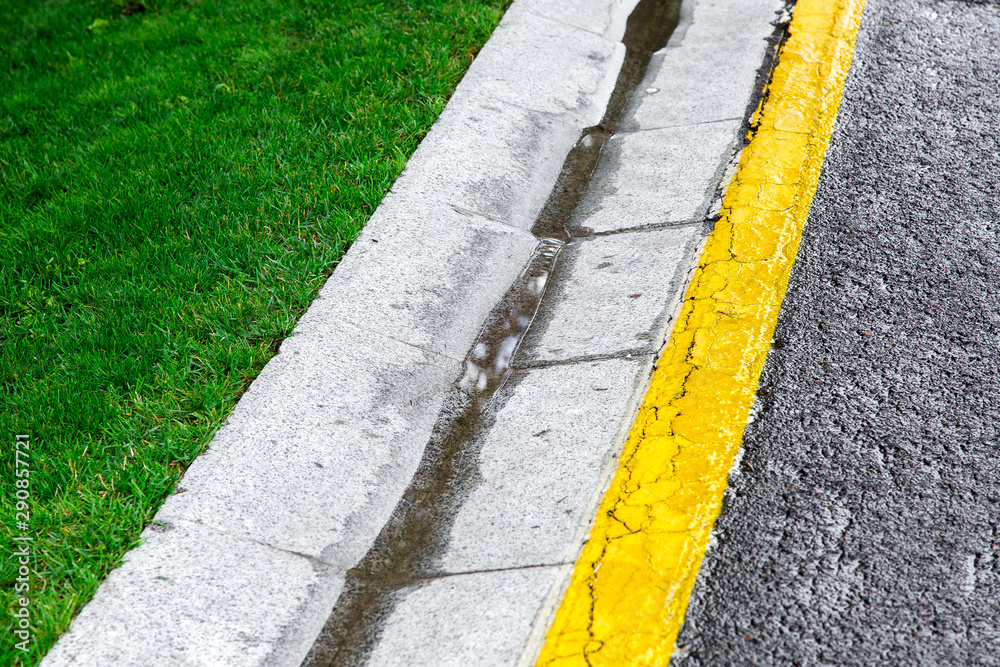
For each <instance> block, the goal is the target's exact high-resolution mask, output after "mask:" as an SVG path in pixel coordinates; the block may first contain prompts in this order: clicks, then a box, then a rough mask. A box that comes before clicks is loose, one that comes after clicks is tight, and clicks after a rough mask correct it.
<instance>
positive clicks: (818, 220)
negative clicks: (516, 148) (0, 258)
mask: <svg viewBox="0 0 1000 667" xmlns="http://www.w3.org/2000/svg"><path fill="white" fill-rule="evenodd" d="M998 183H1000V2H997V1H996V0H993V1H988V2H982V1H980V2H974V1H972V0H969V1H966V2H963V1H960V0H936V1H935V0H868V2H867V7H866V10H865V14H864V18H863V22H862V30H861V34H860V36H859V39H858V43H857V46H856V50H855V57H854V63H853V66H852V70H851V73H850V75H849V76H848V81H847V87H846V90H845V95H844V100H843V103H842V105H841V109H840V116H839V119H838V124H837V128H836V130H835V132H834V139H833V143H832V144H831V146H830V149H829V151H828V153H827V161H826V165H825V167H824V173H823V176H822V178H821V182H820V188H819V192H818V193H817V196H816V198H815V200H814V202H813V205H812V211H811V214H810V220H809V224H808V226H807V228H806V232H805V236H804V239H803V244H802V247H801V249H800V251H799V257H798V260H797V263H796V266H795V268H794V270H793V274H792V281H791V285H790V287H789V290H788V294H787V296H786V299H785V303H784V306H783V308H782V312H781V316H780V318H779V323H778V330H777V333H776V337H775V345H774V348H773V349H772V351H771V353H770V356H769V358H768V361H767V364H766V366H765V370H764V376H763V378H762V380H761V386H760V390H759V391H760V393H759V399H758V407H759V413H758V414H757V418H756V421H754V422H753V423H752V424H751V425H750V426H749V427H748V428H747V431H746V436H745V443H744V444H745V451H744V456H743V459H742V463H741V465H740V468H739V472H738V473H737V474H735V475H734V476H733V477H732V478H731V480H730V487H729V490H728V491H727V495H726V506H725V509H724V511H723V513H722V516H721V517H720V518H719V521H718V523H717V538H718V543H717V546H716V547H715V548H714V549H713V550H711V551H709V553H708V554H707V556H706V558H705V561H704V563H703V565H702V570H701V573H700V576H699V580H698V583H697V584H696V586H695V592H694V595H693V597H692V601H691V605H690V607H689V609H688V613H687V619H686V621H685V625H684V627H683V629H682V631H681V636H680V638H679V639H678V651H677V652H676V653H675V657H674V664H675V665H684V666H689V665H691V666H693V665H752V664H755V665H1000V550H998V547H1000V531H998V520H1000V440H998V426H1000V379H998V375H997V369H998V368H1000V240H998V234H1000V185H998Z"/></svg>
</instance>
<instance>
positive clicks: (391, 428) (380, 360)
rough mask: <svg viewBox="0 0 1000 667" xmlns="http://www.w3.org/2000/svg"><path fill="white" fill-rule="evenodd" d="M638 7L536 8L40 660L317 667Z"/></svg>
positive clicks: (457, 99) (509, 27)
mask: <svg viewBox="0 0 1000 667" xmlns="http://www.w3.org/2000/svg"><path fill="white" fill-rule="evenodd" d="M630 9H631V8H630V7H629V6H628V0H627V1H626V2H618V1H616V0H602V1H598V2H584V1H583V0H578V1H576V2H568V3H567V2H555V1H554V0H517V1H516V2H515V3H514V5H513V6H512V7H511V8H510V9H509V10H508V12H507V14H506V15H505V17H504V19H503V21H502V22H501V24H500V26H499V27H498V28H497V29H496V31H495V33H494V35H493V36H492V37H491V39H490V40H489V42H488V43H487V45H486V46H485V47H484V49H483V50H482V52H481V53H480V54H479V56H478V58H476V60H475V62H474V63H473V64H472V66H471V68H470V69H469V71H468V73H467V74H466V76H465V78H464V79H463V81H462V82H461V84H460V85H459V87H458V89H457V91H456V93H455V95H454V96H453V98H452V100H451V101H450V102H449V104H448V106H447V109H446V110H445V111H444V112H443V113H442V115H441V117H440V118H439V119H438V121H437V122H436V123H435V125H434V126H433V128H432V129H431V131H430V132H429V134H428V135H427V137H426V138H425V139H424V140H423V142H421V144H420V147H419V148H418V150H417V151H416V153H415V154H414V156H413V158H412V159H411V161H410V163H409V165H408V166H407V168H406V170H405V172H404V173H403V175H402V176H401V177H400V178H399V180H398V181H397V182H396V184H395V186H394V187H393V189H392V192H393V194H390V195H388V196H387V197H386V198H385V199H384V200H383V202H382V204H381V205H380V206H379V208H378V209H377V211H376V212H375V213H374V215H373V216H372V218H371V220H370V221H369V223H368V224H367V226H366V227H365V229H364V230H363V232H362V233H361V235H360V236H359V238H358V240H357V241H356V242H355V243H354V245H353V246H352V247H351V249H350V250H349V252H348V253H347V255H346V256H345V258H344V259H343V261H342V262H341V264H340V265H339V266H338V267H337V270H336V271H335V272H334V274H333V275H332V276H331V278H330V279H329V281H327V284H326V285H325V286H324V288H323V289H322V291H321V293H320V295H319V297H318V298H317V299H316V300H315V301H314V302H313V304H312V305H311V307H310V308H309V310H308V312H307V313H306V314H305V315H304V316H303V317H302V319H301V320H300V322H299V324H298V326H297V327H296V329H295V332H294V334H293V335H292V336H291V337H289V338H288V339H287V340H285V341H284V343H282V345H281V349H280V351H279V353H278V355H277V356H275V357H274V358H273V359H272V360H271V361H270V362H269V363H268V364H267V366H266V367H265V368H264V370H263V371H262V372H261V374H260V376H259V377H258V378H257V379H256V380H255V381H254V382H253V384H252V385H251V386H250V388H249V389H248V391H247V392H246V394H245V395H244V396H243V397H242V398H241V400H240V401H239V403H238V404H237V406H236V408H235V409H234V411H233V413H232V415H231V416H230V418H229V420H228V423H227V424H226V426H224V427H223V428H222V429H221V430H220V431H219V432H218V434H217V435H216V437H215V438H214V439H213V441H212V443H211V445H210V446H209V448H208V450H207V451H206V452H205V453H204V454H203V455H202V456H200V457H199V458H198V459H197V460H196V461H195V462H194V463H193V464H192V465H191V467H190V468H189V469H188V471H187V473H186V474H185V476H184V478H183V480H182V481H181V483H180V486H179V488H178V489H177V491H176V492H175V493H174V495H172V496H171V497H170V498H169V499H168V500H167V501H166V502H165V503H164V505H163V507H162V508H161V509H160V511H159V512H158V513H157V515H156V520H155V521H154V522H153V524H152V525H150V526H149V527H148V528H147V529H146V530H145V531H144V532H143V538H144V539H145V542H144V543H143V544H142V545H141V546H139V547H138V548H136V549H134V550H133V551H131V552H130V553H128V554H127V555H126V558H125V560H126V562H125V564H124V565H123V566H122V567H120V568H118V569H117V570H115V571H114V572H112V573H111V575H110V576H109V577H108V579H107V580H106V581H105V582H104V583H103V584H102V585H101V587H100V588H99V590H98V592H97V594H96V595H95V596H94V599H93V600H92V601H91V602H90V603H89V604H88V605H87V606H86V607H85V608H84V609H83V611H81V613H80V614H79V616H78V617H77V619H76V620H75V621H74V622H73V625H72V627H71V629H70V632H69V633H68V634H66V635H65V636H64V637H63V638H62V639H61V640H60V641H59V642H58V644H57V645H56V646H55V647H54V648H53V649H52V650H51V651H50V652H49V654H48V656H47V657H46V659H45V660H44V661H43V663H42V664H44V665H46V666H47V667H52V666H56V665H68V664H73V665H98V666H106V665H139V664H143V665H227V666H230V667H237V666H241V665H248V666H249V665H297V664H299V662H301V660H302V658H303V657H304V656H305V654H306V652H307V651H308V650H309V648H310V646H311V645H312V642H313V640H314V639H315V637H316V635H317V634H318V632H319V630H320V628H321V627H322V625H323V623H324V622H325V620H326V618H327V616H328V615H329V614H330V610H331V609H332V608H333V605H334V602H335V601H336V599H337V596H338V594H339V593H340V589H341V587H342V584H343V578H344V573H345V571H346V570H347V569H348V568H350V567H352V566H353V565H354V564H355V563H356V562H357V561H358V560H359V559H360V558H361V557H362V556H364V554H365V553H366V551H367V550H368V548H369V547H370V546H371V544H372V541H373V540H374V538H375V536H376V535H377V534H378V532H379V530H380V529H381V528H382V526H383V524H385V522H386V520H387V519H388V517H389V515H390V513H391V512H392V510H393V507H394V506H395V505H396V503H397V501H398V500H399V498H400V495H401V494H402V492H403V490H404V489H405V488H406V486H407V484H408V483H409V481H410V479H411V477H412V476H413V473H414V471H415V470H416V467H417V464H418V463H419V461H420V458H421V455H422V453H423V450H424V446H425V445H426V443H427V441H428V439H429V438H430V434H431V429H432V427H433V426H434V423H435V421H436V419H437V417H438V413H439V412H440V410H441V407H442V402H443V400H444V397H445V395H446V394H447V393H448V391H449V390H450V389H451V387H452V385H453V383H454V382H455V380H456V378H458V377H460V376H461V374H462V359H463V357H464V356H465V354H466V352H467V351H468V349H469V347H470V345H471V344H472V342H473V340H474V339H475V337H476V335H477V333H478V332H479V329H480V327H481V325H482V323H483V321H484V319H485V318H486V316H487V315H488V314H489V312H490V311H491V309H492V308H493V307H494V305H495V304H496V303H497V302H498V301H499V300H500V298H501V297H502V296H503V294H504V293H505V292H506V291H507V289H508V287H509V286H510V285H511V283H512V282H513V281H514V280H515V279H516V278H517V276H518V275H519V274H520V272H521V270H522V269H523V267H524V266H525V264H526V263H527V262H528V260H529V258H530V257H531V255H532V252H533V251H534V249H535V246H536V245H537V239H536V238H535V237H534V236H533V235H532V234H531V233H530V232H529V231H528V230H529V228H530V227H531V225H532V223H533V222H534V220H535V218H536V217H537V215H538V213H539V211H540V210H541V207H542V206H543V205H544V203H545V201H546V199H547V197H548V193H549V191H550V190H551V189H552V186H553V184H554V183H555V180H556V178H557V176H558V174H559V170H560V168H561V166H562V162H563V159H564V158H565V156H566V154H567V153H568V152H569V150H570V149H571V148H572V146H573V144H574V143H575V142H576V140H577V139H578V137H579V136H580V133H581V131H582V130H583V128H585V127H587V126H590V125H594V124H596V123H597V122H598V121H599V120H600V118H601V116H602V114H603V111H604V107H605V105H606V104H607V100H608V96H609V95H610V93H611V90H612V88H613V87H614V83H615V79H616V77H617V75H618V70H619V68H620V66H621V63H622V58H623V56H624V47H623V45H622V44H621V42H620V39H621V35H622V33H623V31H624V23H625V18H626V17H627V14H628V12H629V11H630Z"/></svg>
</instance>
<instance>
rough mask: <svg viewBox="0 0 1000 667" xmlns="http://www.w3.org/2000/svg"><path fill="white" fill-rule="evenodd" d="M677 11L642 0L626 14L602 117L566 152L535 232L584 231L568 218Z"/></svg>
mask: <svg viewBox="0 0 1000 667" xmlns="http://www.w3.org/2000/svg"><path fill="white" fill-rule="evenodd" d="M680 11H681V2H680V0H641V2H639V4H637V5H636V7H635V9H634V10H633V11H632V13H631V14H630V15H629V17H628V22H627V23H626V24H625V36H624V37H623V38H622V43H623V44H625V61H624V62H623V63H622V68H621V70H620V71H619V72H618V80H617V81H616V82H615V88H614V90H613V91H612V93H611V97H610V99H609V100H608V106H607V109H606V110H605V112H604V117H603V118H601V122H600V123H599V124H598V125H596V126H594V127H588V128H586V129H584V131H583V132H582V133H581V135H580V139H579V141H577V143H576V145H575V146H574V147H573V149H572V150H571V151H570V153H569V155H568V156H567V157H566V161H565V162H564V163H563V168H562V171H561V173H560V174H559V179H558V180H557V181H556V185H555V187H554V188H553V189H552V194H550V195H549V199H548V201H547V202H546V203H545V207H544V208H543V209H542V212H541V214H539V216H538V220H536V221H535V225H534V227H532V230H531V231H532V232H533V233H534V234H535V236H539V237H552V238H556V239H560V240H562V241H570V240H571V239H572V238H573V237H575V236H585V235H586V233H587V230H585V229H583V228H580V229H574V230H573V232H571V231H570V230H569V224H570V218H571V217H572V216H573V213H574V211H576V208H577V206H578V205H579V204H580V201H581V200H582V199H583V196H584V195H585V194H586V193H587V189H588V188H589V187H590V181H591V178H592V177H593V175H594V170H595V169H597V164H598V162H600V159H601V152H602V151H603V150H604V145H605V144H606V143H607V141H608V139H610V138H611V137H612V136H613V135H614V133H615V132H617V131H618V124H619V122H620V121H621V117H622V114H623V113H624V112H625V108H626V107H627V106H628V103H629V101H630V100H631V99H632V95H633V94H634V93H635V90H636V88H638V86H639V84H640V83H641V82H642V79H643V77H645V76H646V70H647V69H648V68H649V61H650V59H651V58H652V57H653V54H654V53H656V52H657V51H659V50H660V49H662V48H663V47H665V46H666V45H667V42H668V41H670V36H671V35H672V34H673V32H674V30H675V29H676V28H677V24H678V23H679V22H680ZM574 232H575V233H574Z"/></svg>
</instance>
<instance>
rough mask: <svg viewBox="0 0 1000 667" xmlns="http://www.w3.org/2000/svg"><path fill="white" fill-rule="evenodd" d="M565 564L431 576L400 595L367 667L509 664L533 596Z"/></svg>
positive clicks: (528, 621)
mask: <svg viewBox="0 0 1000 667" xmlns="http://www.w3.org/2000/svg"><path fill="white" fill-rule="evenodd" d="M568 567H569V566H566V567H562V568H559V567H534V568H527V569H517V570H507V571H502V572H484V573H475V574H464V575H460V576H452V577H444V578H440V579H431V580H429V581H426V582H423V583H422V584H420V585H419V586H416V587H414V588H413V589H411V590H409V591H407V592H406V594H405V598H404V599H403V601H402V602H401V603H400V606H399V607H398V613H397V615H396V616H395V619H396V620H395V622H393V623H390V625H389V626H388V627H387V628H386V631H385V634H384V635H383V639H382V641H381V642H379V644H378V646H376V648H375V650H374V652H373V653H372V655H371V657H370V658H369V661H368V665H370V666H371V667H389V666H392V667H420V666H426V667H469V666H470V665H512V664H516V661H517V660H518V657H519V656H520V654H521V652H522V651H523V649H524V638H525V637H526V636H528V634H529V633H530V632H531V628H532V623H533V622H534V620H535V617H536V616H537V614H538V606H539V605H538V600H539V598H542V597H544V596H545V595H546V593H547V592H548V591H549V590H550V589H551V588H552V587H553V586H554V585H555V584H556V583H557V581H558V579H559V577H560V575H562V574H563V573H564V571H565V570H566V569H567V568H568Z"/></svg>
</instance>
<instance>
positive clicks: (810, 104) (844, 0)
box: [538, 0, 864, 667]
mask: <svg viewBox="0 0 1000 667" xmlns="http://www.w3.org/2000/svg"><path fill="white" fill-rule="evenodd" d="M863 7H864V0H799V1H798V4H797V5H796V7H795V9H794V12H793V15H792V22H791V26H790V28H789V33H790V36H789V39H788V40H787V41H786V42H785V44H784V45H783V47H782V48H781V51H780V53H779V57H778V66H777V67H776V68H775V70H774V73H773V75H772V79H771V84H770V86H769V88H768V93H767V95H766V97H765V100H766V101H765V102H764V104H763V106H762V109H761V111H760V113H759V116H758V118H757V119H755V120H756V125H755V127H754V129H753V130H752V138H751V140H750V143H749V145H748V146H747V148H746V149H745V150H744V152H743V155H742V157H741V160H740V165H739V169H738V171H737V173H736V177H735V179H734V181H733V184H732V185H730V187H729V188H728V190H727V191H726V194H725V199H724V201H723V209H722V211H723V215H722V218H721V219H720V220H719V222H718V223H717V224H716V227H715V231H714V232H713V233H712V234H711V236H710V237H709V238H708V240H707V242H706V246H705V249H704V251H703V253H702V256H701V261H700V263H699V266H698V269H697V270H696V272H695V273H694V275H693V277H692V279H691V284H690V286H689V288H688V291H687V294H686V296H685V300H684V304H683V306H682V309H681V313H680V315H679V316H678V319H677V323H676V325H675V326H674V330H673V332H672V334H671V337H670V340H669V341H668V342H667V345H666V346H665V347H664V349H663V353H662V354H661V356H660V359H659V362H658V364H657V368H656V371H655V372H654V374H653V378H652V382H651V385H650V388H649V392H648V393H647V394H646V398H645V400H644V401H643V405H642V407H641V408H640V410H639V414H638V416H637V417H636V422H635V425H634V426H633V427H632V430H631V433H630V434H629V439H628V442H627V443H626V445H625V450H624V451H623V452H622V457H621V460H620V462H619V467H618V471H617V472H616V474H615V477H614V479H613V481H612V482H611V486H610V488H609V489H608V492H607V495H606V496H605V497H604V500H603V502H602V504H601V507H600V509H599V510H598V513H597V517H596V519H595V521H594V527H593V529H592V531H591V534H590V539H589V541H588V542H587V544H586V545H585V546H584V548H583V552H582V553H581V555H580V559H579V560H578V561H577V563H576V566H575V568H574V571H573V574H572V578H571V581H570V584H569V588H568V590H567V592H566V595H565V597H564V599H563V601H562V604H561V606H560V607H559V610H558V611H557V613H556V617H555V621H554V622H553V625H552V627H551V628H550V630H549V632H548V634H547V636H546V644H545V646H544V648H543V649H542V654H541V657H540V658H539V661H538V664H539V665H546V666H549V665H553V666H556V665H558V666H560V667H562V666H568V665H595V666H596V665H666V664H667V663H668V662H669V660H670V655H671V653H672V651H673V646H674V642H675V640H676V639H677V634H678V632H679V631H680V627H681V623H682V621H683V620H684V612H685V610H686V609H687V604H688V598H689V597H690V595H691V588H692V586H693V585H694V581H695V577H696V576H697V574H698V569H699V567H700V565H701V560H702V556H703V555H704V553H705V549H706V548H707V546H708V541H709V536H710V532H711V529H712V525H713V524H714V523H715V519H716V517H717V516H718V515H719V512H720V511H721V509H722V497H723V493H724V491H725V488H726V480H727V476H728V473H729V470H730V468H731V466H732V464H733V458H734V457H735V455H736V453H737V451H738V450H739V447H740V443H741V441H742V439H743V430H744V428H745V427H746V423H747V418H748V416H749V413H750V408H751V406H752V404H753V400H754V394H755V392H756V389H757V383H758V381H759V379H760V373H761V370H762V368H763V366H764V360H765V358H766V356H767V351H768V349H769V348H770V345H771V338H772V336H773V333H774V327H775V325H776V323H777V319H778V312H779V310H780V308H781V302H782V300H783V299H784V295H785V291H786V289H787V286H788V278H789V275H790V273H791V270H792V264H793V263H794V261H795V255H796V253H797V251H798V247H799V241H800V239H801V237H802V229H803V227H804V225H805V221H806V216H807V215H808V214H809V206H810V204H811V203H812V199H813V195H814V194H815V193H816V187H817V183H818V180H819V174H820V169H821V167H822V165H823V157H824V155H825V153H826V148H827V145H828V144H829V141H830V134H831V132H832V130H833V123H834V119H835V117H836V114H837V109H838V107H839V106H840V98H841V95H842V92H843V87H844V79H845V77H846V76H847V71H848V69H849V67H850V62H851V56H852V54H853V49H854V40H855V37H856V36H857V31H858V24H859V22H860V19H861V12H862V9H863Z"/></svg>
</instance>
